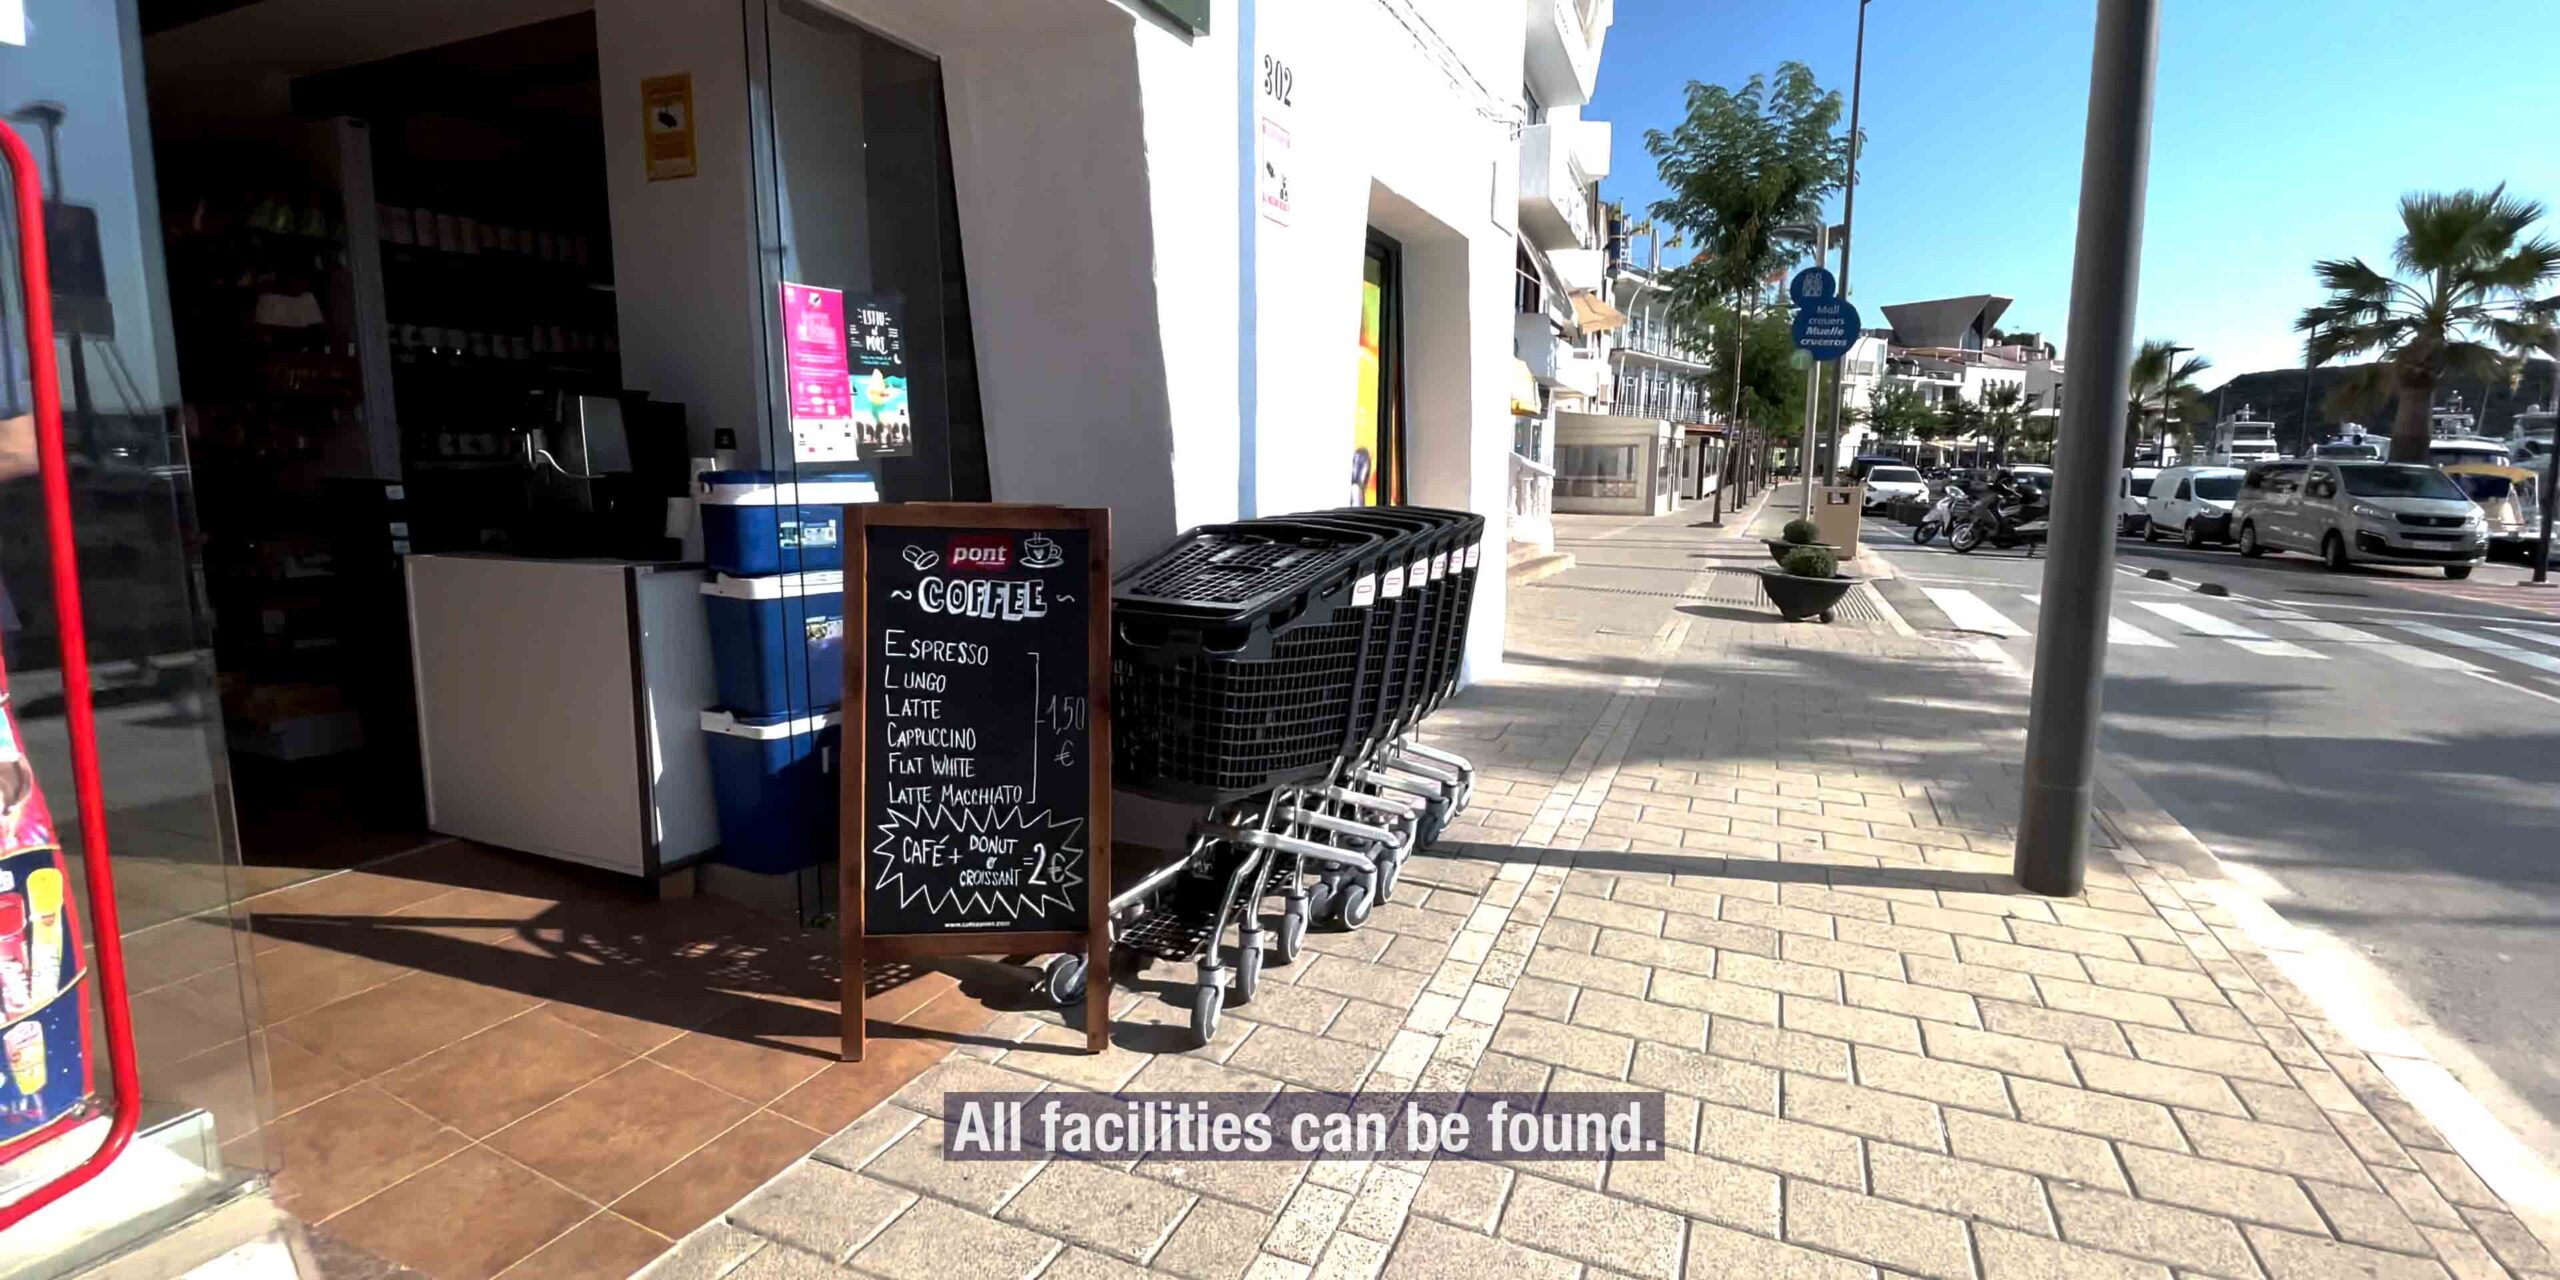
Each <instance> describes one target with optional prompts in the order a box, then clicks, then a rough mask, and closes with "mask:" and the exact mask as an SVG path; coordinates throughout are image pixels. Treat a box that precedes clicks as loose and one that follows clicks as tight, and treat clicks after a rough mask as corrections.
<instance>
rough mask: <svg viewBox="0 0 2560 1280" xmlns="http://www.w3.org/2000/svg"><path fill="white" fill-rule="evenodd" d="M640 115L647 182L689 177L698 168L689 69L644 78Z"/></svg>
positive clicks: (641, 90)
mask: <svg viewBox="0 0 2560 1280" xmlns="http://www.w3.org/2000/svg"><path fill="white" fill-rule="evenodd" d="M640 115H641V118H642V120H643V121H644V124H643V127H642V133H641V137H642V138H643V139H644V143H643V149H644V152H645V154H646V155H647V157H648V161H649V181H651V182H663V181H665V180H667V179H669V178H690V177H692V176H693V175H694V174H695V173H696V172H698V171H699V166H698V164H697V161H696V157H695V155H694V149H693V73H692V72H690V71H681V72H678V73H676V74H675V75H671V76H648V77H645V78H643V79H642V80H641V81H640Z"/></svg>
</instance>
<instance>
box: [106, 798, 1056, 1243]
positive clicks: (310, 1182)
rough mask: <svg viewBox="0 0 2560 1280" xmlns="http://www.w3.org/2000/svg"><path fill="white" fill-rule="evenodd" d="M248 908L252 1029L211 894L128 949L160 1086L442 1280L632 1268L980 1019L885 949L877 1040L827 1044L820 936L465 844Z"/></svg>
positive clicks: (301, 1195)
mask: <svg viewBox="0 0 2560 1280" xmlns="http://www.w3.org/2000/svg"><path fill="white" fill-rule="evenodd" d="M248 908H249V911H250V913H251V918H252V928H251V930H250V934H249V937H250V945H249V959H248V961H247V962H248V963H250V964H251V965H253V966H254V968H255V971H256V976H257V984H256V985H257V991H258V993H259V1002H260V1005H261V1007H260V1008H259V1009H257V1010H255V1011H253V1012H252V1014H251V1015H250V1016H249V1017H248V1018H247V1019H246V1020H245V1021H246V1023H247V1025H252V1026H255V1027H256V1028H257V1030H256V1031H255V1032H253V1033H252V1034H251V1035H250V1036H249V1037H248V1039H247V1040H246V1041H243V1040H242V1039H240V1038H239V1036H238V1028H239V1027H240V1026H242V1025H243V1023H244V1020H243V1019H242V1018H241V1017H240V1016H239V1015H238V1014H236V1013H234V1012H232V1011H231V1007H232V1006H236V1004H237V1002H238V1000H239V996H238V991H239V984H238V981H237V977H236V971H235V970H234V969H233V968H232V966H233V964H234V963H235V961H234V954H235V944H236V937H235V935H234V934H233V931H232V930H231V929H229V928H228V927H226V925H225V924H224V922H223V920H222V918H221V917H220V916H219V915H215V916H210V917H195V918H192V919H182V920H178V921H174V922H172V923H170V924H167V925H162V926H160V927H158V928H154V929H150V930H146V931H144V932H142V933H140V934H138V935H136V936H135V938H134V940H133V942H132V943H131V944H130V945H131V948H132V952H133V970H134V973H135V981H134V984H133V985H134V992H135V994H134V1001H133V1003H134V1009H135V1024H136V1028H137V1035H138V1038H139V1039H140V1040H141V1042H142V1050H143V1058H144V1061H145V1063H146V1064H155V1065H156V1064H171V1065H169V1066H166V1067H162V1068H160V1069H158V1070H157V1071H156V1072H155V1073H154V1074H155V1075H156V1077H157V1083H156V1084H155V1085H154V1087H153V1088H152V1090H151V1093H152V1095H153V1096H154V1097H157V1098H162V1099H174V1100H176V1101H179V1102H183V1103H188V1104H192V1105H201V1106H205V1107H208V1108H209V1109H211V1110H212V1111H213V1112H214V1113H215V1118H216V1123H217V1125H218V1127H219V1132H220V1133H221V1134H223V1135H224V1136H225V1139H226V1141H225V1145H224V1151H225V1154H226V1156H227V1157H228V1158H229V1159H230V1160H231V1161H232V1162H233V1163H235V1164H237V1165H247V1166H256V1167H264V1168H270V1169H273V1170H275V1188H276V1192H277V1197H278V1199H279V1201H280V1202H281V1203H282V1204H283V1206H284V1207H285V1208H286V1209H288V1210H289V1211H291V1212H293V1213H295V1214H296V1215H298V1216H300V1217H301V1218H303V1219H304V1220H305V1221H306V1222H308V1223H311V1224H312V1225H313V1226H314V1227H315V1228H316V1229H317V1230H318V1231H319V1232H320V1233H321V1234H323V1235H324V1236H325V1237H327V1238H329V1239H330V1240H331V1241H333V1242H334V1243H336V1244H338V1245H341V1246H347V1247H351V1248H353V1249H356V1250H361V1251H363V1252H366V1253H369V1254H373V1255H376V1256H378V1257H379V1258H381V1259H382V1260H384V1261H387V1262H390V1263H394V1264H397V1265H399V1266H403V1267H408V1268H412V1269H415V1270H417V1271H420V1272H424V1273H426V1274H428V1275H431V1276H435V1277H438V1278H439V1280H442V1278H445V1277H454V1278H464V1280H468V1278H475V1277H487V1276H495V1275H498V1274H501V1273H504V1274H506V1275H509V1276H520V1277H533V1276H553V1275H599V1276H602V1275H610V1276H622V1275H626V1274H628V1273H629V1272H631V1271H632V1270H633V1269H635V1268H637V1267H638V1266H639V1265H641V1264H642V1263H644V1262H646V1261H647V1260H648V1259H649V1258H651V1257H653V1256H655V1255H656V1254H657V1253H658V1252H659V1251H661V1250H664V1249H666V1248H667V1247H669V1245H670V1244H671V1242H672V1241H673V1240H674V1239H676V1238H678V1237H681V1236H683V1235H684V1234H685V1233H686V1232H688V1231H691V1230H692V1229H693V1228H695V1227H697V1226H699V1225H701V1224H702V1223H704V1222H707V1221H709V1220H710V1219H711V1218H712V1217H713V1216H714V1215H716V1214H717V1213H719V1212H720V1211H721V1210H722V1209H723V1208H725V1207H727V1206H728V1205H729V1204H730V1203H732V1202H734V1201H735V1200H737V1199H738V1197H740V1196H741V1195H744V1194H745V1193H746V1192H748V1191H749V1190H752V1189H753V1188H754V1187H755V1186H756V1185H757V1184H759V1183H761V1182H763V1181H764V1180H765V1179H766V1178H768V1177H770V1176H772V1175H773V1174H775V1173H776V1172H779V1171H780V1170H782V1169H783V1168H785V1167H787V1166H789V1165H790V1164H791V1163H793V1162H794V1161H796V1160H798V1159H800V1158H801V1157H803V1156H805V1155H807V1154H808V1153H809V1152H810V1151H811V1150H812V1149H814V1148H815V1147H817V1145H818V1144H819V1142H820V1141H821V1140H823V1139H824V1138H825V1137H826V1135H828V1134H830V1133H833V1132H834V1131H836V1130H837V1129H839V1128H842V1127H843V1126H844V1125H846V1124H847V1123H850V1122H851V1121H852V1120H853V1119H854V1118H855V1117H857V1116H859V1115H861V1114H862V1113H863V1112H864V1111H866V1110H867V1109H869V1108H870V1107H871V1106H872V1104H874V1103H875V1102H877V1101H879V1100H880V1099H881V1098H883V1097H885V1096H887V1095H888V1094H889V1093H891V1092H892V1091H894V1090H896V1089H897V1088H898V1087H900V1086H901V1085H903V1084H905V1083H906V1082H907V1081H908V1080H909V1079H911V1078H912V1077H914V1076H915V1075H916V1074H917V1073H918V1072H920V1071H922V1070H923V1069H924V1068H926V1067H928V1066H930V1065H932V1064H933V1063H934V1062H936V1061H939V1060H940V1059H941V1058H942V1057H943V1055H944V1054H945V1053H947V1052H948V1051H949V1050H950V1048H951V1047H952V1046H953V1045H954V1044H957V1043H965V1042H966V1041H967V1039H968V1033H970V1032H972V1031H974V1030H976V1029H977V1028H978V1027H980V1026H982V1025H983V1024H985V1023H986V1022H987V1021H988V1019H989V1018H990V1016H991V1013H990V1009H989V1007H988V1006H987V1005H986V1004H982V1003H981V1002H980V1001H979V1000H978V999H977V998H974V994H973V993H977V988H979V987H980V986H981V985H982V984H979V983H976V982H974V981H971V982H969V986H970V988H971V989H970V990H966V991H964V990H963V983H964V981H968V980H969V978H970V974H971V970H970V969H969V967H967V966H965V965H954V966H949V967H947V968H946V969H943V970H933V971H923V972H918V971H914V970H906V969H896V970H892V971H889V972H886V973H878V972H875V974H874V976H873V989H872V993H871V995H870V1001H871V1003H870V1006H869V1008H870V1012H871V1016H872V1018H873V1020H874V1021H873V1024H872V1025H873V1041H872V1046H871V1052H870V1056H869V1059H868V1060H867V1061H865V1062H863V1063H860V1064H846V1063H839V1062H837V1061H836V1058H835V1053H836V1019H837V1013H836V1002H835V997H836V990H835V984H836V975H837V972H838V970H837V963H836V949H835V943H834V938H833V936H832V934H831V931H826V930H815V931H808V930H798V929H795V928H793V927H792V926H791V925H789V924H788V923H787V922H783V921H778V920H775V919H773V918H771V917H766V916H761V915H757V914H755V913H753V912H750V911H747V910H745V909H744V908H740V907H737V906H734V905H731V904H728V903H724V902H719V901H715V900H710V899H691V900H682V901H667V902H660V901H655V900H651V899H647V898H645V897H643V896H641V895H639V894H638V893H636V892H635V891H634V890H633V889H632V888H631V887H630V886H629V885H627V884H625V883H622V882H617V881H615V880H613V879H612V878H610V877H602V876H591V875H588V874H586V873H583V872H579V871H576V870H573V869H566V868H561V867H557V866H555V865H552V864H546V863H542V862H539V861H537V860H534V859H529V858H520V857H516V856H513V855H508V854H502V853H498V852H494V851H490V850H485V849H481V848H478V847H476V846H471V845H467V844H464V843H461V842H447V843H443V844H439V845H435V846H432V847H429V848H426V849H422V850H418V851H416V852H413V853H409V854H405V855H402V856H399V857H396V858H393V859H390V860H388V861H385V862H380V863H376V864H373V865H371V866H368V867H366V868H363V869H360V870H354V871H348V872H344V873H341V874H337V875H331V876H326V877H324V878H320V879H315V880H309V881H307V882H305V883H300V884H294V885H292V886H290V887H287V888H282V889H277V890H274V891H272V892H268V893H265V894H262V895H260V896H258V897H255V898H252V899H251V900H250V901H249V903H248ZM989 973H990V980H989V981H988V982H987V983H985V984H983V985H984V987H985V992H988V993H995V995H996V998H997V1000H998V1001H999V1002H1001V1001H1002V999H1003V998H1004V995H1003V993H1004V992H1006V991H1007V990H1019V989H1020V988H1021V986H1022V984H1021V982H1020V980H1019V979H1018V978H1015V979H1013V980H1012V981H1011V982H1010V983H1007V982H1005V981H1002V980H1000V979H998V978H996V977H995V976H994V974H993V971H989ZM226 1002H228V1003H227V1004H226ZM259 1072H263V1073H264V1074H265V1076H266V1078H267V1080H268V1083H269V1087H270V1088H271V1090H272V1093H273V1097H274V1101H273V1109H272V1115H271V1117H270V1118H268V1119H267V1121H266V1122H265V1123H264V1124H263V1125H262V1124H261V1115H260V1109H259V1107H258V1106H257V1103H256V1096H257V1091H256V1090H255V1089H254V1088H253V1087H252V1083H251V1082H252V1080H253V1079H254V1078H255V1076H254V1073H259ZM464 1223H467V1224H469V1227H468V1229H467V1230H466V1229H457V1226H458V1224H464Z"/></svg>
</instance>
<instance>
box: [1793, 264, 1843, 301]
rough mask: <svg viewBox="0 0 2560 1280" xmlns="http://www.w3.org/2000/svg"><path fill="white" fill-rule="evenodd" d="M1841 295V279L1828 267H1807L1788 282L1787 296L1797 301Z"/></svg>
mask: <svg viewBox="0 0 2560 1280" xmlns="http://www.w3.org/2000/svg"><path fill="white" fill-rule="evenodd" d="M1838 296H1840V281H1839V279H1838V278H1837V277H1834V276H1833V275H1832V274H1831V272H1830V270H1829V269H1828V268H1824V267H1806V268H1805V269H1804V270H1802V271H1799V272H1797V273H1796V278H1795V279H1793V280H1790V281H1788V282H1787V297H1788V298H1790V299H1792V300H1794V301H1797V302H1811V301H1813V300H1814V299H1816V298H1836V297H1838Z"/></svg>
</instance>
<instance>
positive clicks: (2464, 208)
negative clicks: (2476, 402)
mask: <svg viewBox="0 0 2560 1280" xmlns="http://www.w3.org/2000/svg"><path fill="white" fill-rule="evenodd" d="M2542 214H2543V207H2542V205H2540V204H2539V203H2536V202H2534V201H2531V200H2520V199H2516V198H2514V197H2511V196H2509V195H2508V194H2507V189H2506V187H2505V185H2504V184H2501V185H2499V186H2497V187H2494V188H2491V189H2490V190H2487V191H2467V190H2466V191H2456V192H2453V193H2452V194H2450V195H2447V194H2444V193H2442V192H2417V193H2412V194H2409V195H2405V196H2402V197H2401V198H2400V228H2401V230H2400V240H2399V242H2398V243H2397V244H2396V245H2394V246H2393V248H2392V254H2391V258H2392V262H2391V265H2392V267H2393V268H2394V271H2391V272H2386V271H2382V270H2378V269H2376V268H2374V267H2372V266H2368V265H2367V264H2366V263H2365V261H2364V259H2362V258H2331V259H2326V260H2323V261H2321V262H2320V263H2318V264H2316V265H2314V266H2313V267H2312V272H2313V274H2315V275H2317V276H2318V277H2319V278H2320V285H2321V287H2322V288H2325V289H2327V290H2328V291H2329V299H2328V301H2326V302H2323V303H2321V304H2320V305H2318V306H2316V307H2310V308H2307V309H2306V310H2304V311H2303V313H2302V318H2301V319H2299V320H2296V321H2295V322H2294V326H2293V327H2294V328H2295V329H2297V330H2300V331H2301V332H2303V333H2306V334H2309V335H2310V339H2309V342H2308V346H2309V348H2310V354H2311V360H2312V363H2314V364H2315V365H2316V364H2324V363H2327V362H2328V361H2330V360H2333V359H2336V358H2337V357H2339V356H2345V355H2355V354H2358V353H2361V352H2367V351H2370V352H2376V353H2378V354H2379V355H2380V356H2381V357H2382V363H2383V364H2384V365H2385V366H2387V367H2388V368H2389V369H2390V371H2391V381H2392V386H2393V388H2394V389H2395V390H2396V391H2397V392H2398V393H2399V397H2400V405H2399V410H2398V413H2397V415H2396V416H2395V417H2394V418H2393V419H2392V423H2391V458H2392V461H2394V462H2424V461H2426V459H2427V415H2428V413H2429V412H2430V411H2431V410H2433V409H2434V408H2435V398H2436V384H2437V383H2438V382H2439V381H2440V380H2442V379H2444V378H2445V377H2446V376H2448V375H2450V376H2453V377H2457V378H2463V379H2481V380H2486V379H2488V378H2491V377H2494V376H2500V375H2503V374H2504V373H2505V372H2506V368H2507V360H2506V359H2505V354H2504V353H2506V352H2522V351H2534V350H2542V349H2544V348H2547V347H2549V346H2550V345H2551V343H2552V341H2553V329H2552V323H2551V317H2550V315H2549V314H2548V312H2546V311H2545V310H2544V309H2542V308H2541V307H2539V306H2538V305H2537V304H2536V303H2535V302H2534V301H2533V296H2532V295H2533V293H2534V292H2535V291H2536V290H2537V289H2539V288H2540V287H2541V286H2542V285H2544V284H2545V283H2547V282H2549V281H2550V280H2551V279H2552V278H2553V277H2555V276H2560V244H2554V243H2553V242H2552V241H2550V240H2548V239H2545V238H2543V237H2540V236H2535V237H2533V238H2532V239H2529V240H2528V239H2525V232H2526V230H2527V229H2528V228H2530V227H2531V226H2532V225H2533V224H2534V223H2536V222H2538V221H2540V220H2541V219H2542Z"/></svg>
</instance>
